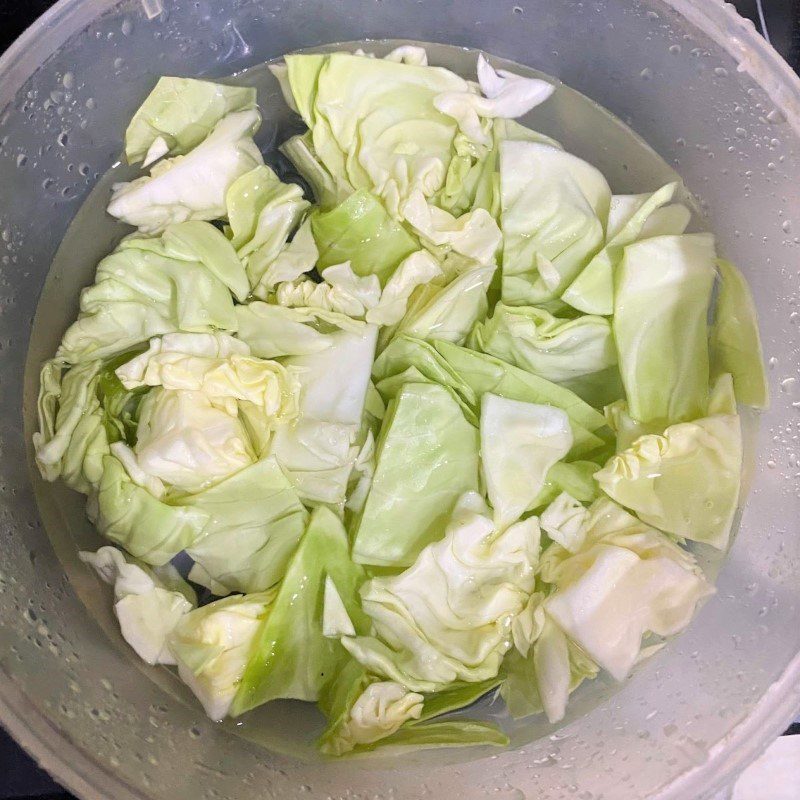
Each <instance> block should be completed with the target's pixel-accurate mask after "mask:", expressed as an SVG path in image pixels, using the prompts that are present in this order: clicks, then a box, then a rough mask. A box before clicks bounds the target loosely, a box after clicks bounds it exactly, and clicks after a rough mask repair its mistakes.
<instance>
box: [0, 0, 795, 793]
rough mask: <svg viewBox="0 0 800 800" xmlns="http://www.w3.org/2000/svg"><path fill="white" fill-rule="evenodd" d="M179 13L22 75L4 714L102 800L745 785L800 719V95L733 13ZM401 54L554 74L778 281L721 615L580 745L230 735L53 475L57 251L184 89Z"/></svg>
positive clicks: (119, 6)
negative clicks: (486, 61) (116, 614)
mask: <svg viewBox="0 0 800 800" xmlns="http://www.w3.org/2000/svg"><path fill="white" fill-rule="evenodd" d="M162 1H163V0H142V2H132V1H131V2H121V3H117V2H112V0H62V2H61V3H59V4H57V5H56V6H55V7H54V8H53V9H52V10H51V11H50V12H48V14H46V15H45V16H44V17H43V18H42V19H41V20H39V21H38V22H37V23H36V24H35V25H34V26H33V27H32V28H31V29H30V30H29V31H28V32H27V33H26V34H25V35H24V36H23V37H22V38H21V39H20V40H19V41H18V42H17V43H16V44H15V45H14V46H13V47H12V48H11V49H10V50H9V51H8V52H7V53H6V54H5V55H4V56H3V58H2V59H0V186H2V187H3V192H2V197H1V198H0V282H1V283H0V285H2V297H1V298H0V382H2V383H1V384H0V389H2V391H0V420H1V421H0V526H1V527H0V531H1V535H2V537H3V546H2V548H0V721H2V723H3V724H4V725H5V726H6V727H7V728H8V729H9V730H10V731H11V733H12V734H13V735H14V736H16V738H17V739H19V741H20V742H21V743H22V744H23V745H24V746H25V747H26V748H27V749H28V750H29V751H30V752H31V753H32V754H33V755H34V756H35V757H36V758H37V759H38V760H39V761H40V762H41V763H42V765H43V766H44V767H45V768H46V769H48V770H49V771H50V772H51V773H53V775H54V776H55V777H56V778H57V779H58V780H60V781H61V782H62V783H63V784H64V785H65V786H66V787H67V788H69V789H70V790H71V791H73V792H74V793H75V794H77V795H79V796H81V797H84V798H86V799H87V800H96V799H97V800H99V798H114V800H129V799H130V800H132V799H133V798H136V799H137V800H155V799H156V798H164V799H165V800H166V799H167V798H169V800H181V799H182V798H186V799H187V800H189V798H191V799H192V800H194V798H210V800H213V799H214V798H231V799H232V800H236V799H237V798H240V797H241V798H248V800H250V799H251V798H272V797H280V798H294V797H297V798H302V799H303V800H309V798H316V797H320V798H323V797H333V798H339V797H346V798H353V799H355V798H384V797H385V798H395V799H397V798H415V797H424V796H427V795H429V794H430V795H439V796H444V797H456V796H457V797H463V798H483V797H495V798H501V799H502V798H508V799H510V798H516V799H519V798H524V797H537V798H540V799H541V800H556V798H573V797H574V798H580V800H600V798H607V799H608V798H626V799H627V798H630V799H631V800H638V798H662V799H665V798H680V800H686V799H687V798H700V797H705V796H706V795H708V794H710V793H712V792H714V791H715V790H717V789H719V788H720V787H722V786H724V785H725V784H726V783H727V782H728V781H729V780H730V779H731V778H732V776H733V775H734V774H736V773H737V772H738V771H739V770H741V769H742V768H743V767H744V766H745V765H746V764H747V763H748V762H749V761H750V760H752V759H753V758H754V757H755V756H756V755H758V753H759V752H760V751H761V750H762V749H763V748H764V747H765V746H766V745H767V744H768V743H769V742H770V741H771V740H772V738H773V737H774V736H776V735H777V734H778V733H779V732H780V731H781V729H782V728H783V727H784V726H785V725H786V724H787V723H788V722H789V721H790V720H791V719H792V718H793V716H794V714H795V713H796V711H797V709H798V707H800V655H798V654H799V653H800V625H798V621H797V620H798V601H799V600H800V581H798V579H797V575H798V571H799V568H800V535H798V533H800V523H799V522H798V520H800V488H798V486H799V485H800V484H799V482H798V477H800V466H799V465H800V439H798V434H800V370H799V369H798V363H799V362H800V359H798V344H800V292H799V291H798V283H799V282H798V262H797V255H798V253H800V249H798V243H800V213H799V212H800V159H799V158H798V150H800V82H798V80H797V78H796V77H795V76H794V75H793V74H792V73H791V72H790V70H789V69H788V67H787V66H786V65H785V64H784V63H783V62H782V61H781V60H780V58H779V56H777V54H776V53H775V52H774V51H772V50H771V49H770V48H769V47H768V46H767V45H766V44H765V43H764V42H763V41H762V40H761V39H760V38H759V37H758V36H757V34H756V33H755V31H754V30H753V28H752V26H751V25H750V24H749V23H745V22H743V21H742V20H741V19H739V18H738V17H737V16H736V15H735V13H734V12H733V11H732V9H731V7H730V6H725V5H723V4H722V3H717V2H711V0H708V1H707V2H705V3H703V4H699V5H696V4H694V3H693V2H691V0H671V1H670V2H665V1H663V0H662V1H659V0H642V2H635V0H630V2H626V3H620V2H615V1H612V0H584V2H578V1H577V0H561V1H560V2H558V3H552V2H549V1H548V0H517V4H516V5H515V4H514V0H508V2H506V0H493V2H479V0H473V2H469V1H468V0H438V2H437V1H435V0H428V2H425V3H422V2H415V0H391V2H389V0H384V2H380V0H340V2H337V3H330V2H325V0H292V2H289V1H288V0H285V1H284V0H264V1H263V2H244V1H237V0H192V1H191V2H187V1H186V0H172V1H171V2H165V1H164V2H163V7H162ZM388 36H392V37H397V36H402V37H404V38H408V39H413V40H420V41H434V42H442V43H448V44H453V45H459V46H465V47H475V48H482V49H484V50H486V51H487V52H489V53H493V54H496V55H498V56H502V57H506V58H510V59H513V60H515V61H517V62H520V63H523V64H527V65H530V66H531V67H534V68H536V69H539V70H542V71H543V72H545V73H549V74H551V75H554V76H556V77H558V78H560V79H561V80H562V81H563V82H564V83H565V84H567V85H568V86H571V87H573V88H575V89H577V90H578V91H580V92H582V93H583V94H585V95H587V96H588V97H590V98H592V99H593V100H595V101H597V102H598V103H600V104H601V105H603V106H605V107H606V108H608V109H609V110H610V111H611V112H613V113H614V114H616V115H617V116H618V117H619V118H620V119H621V120H623V121H624V122H625V123H627V124H628V125H629V126H631V127H632V128H633V130H634V131H636V132H637V133H638V134H640V135H641V136H642V137H643V138H644V140H646V141H647V142H648V143H649V144H650V145H651V146H652V147H653V148H654V149H655V151H656V152H657V153H658V154H659V155H660V156H661V157H662V158H663V159H664V160H665V161H666V162H667V164H669V165H671V166H672V167H673V168H674V169H675V170H677V171H678V173H679V174H680V175H681V176H682V177H683V179H684V180H685V182H686V184H687V186H688V188H689V189H690V191H692V192H693V193H694V194H695V196H696V197H697V198H698V199H699V204H700V208H701V211H702V212H703V213H704V214H705V215H706V216H707V220H705V224H706V225H707V227H708V228H710V229H711V230H713V231H714V232H715V233H716V235H717V237H718V240H719V244H720V247H721V249H722V251H723V252H725V254H726V255H727V256H728V257H730V258H732V259H734V260H735V261H737V262H738V263H739V264H740V265H741V266H742V268H743V269H744V271H745V272H746V274H747V276H748V278H749V279H750V282H751V285H752V287H753V290H754V293H755V297H756V302H757V305H758V307H759V310H760V313H761V320H762V334H763V338H764V346H765V355H766V358H767V359H768V362H769V367H770V381H771V388H772V395H773V400H772V406H771V408H770V410H769V411H768V412H766V413H765V414H764V415H763V419H762V423H761V428H760V434H759V441H758V443H757V452H758V457H757V459H756V465H755V468H754V471H753V476H752V483H753V489H752V493H751V495H750V498H749V501H748V503H747V506H746V509H745V512H744V515H743V519H742V522H741V528H740V532H739V535H738V537H737V539H736V541H735V543H734V546H733V548H732V551H731V554H730V557H729V558H728V560H727V561H726V563H725V564H724V566H723V568H722V571H721V574H720V576H719V580H718V593H717V595H716V596H715V597H714V598H713V599H712V600H711V601H710V602H709V603H708V604H707V605H706V606H705V607H704V608H703V609H702V611H701V612H700V614H699V615H698V617H697V619H696V620H695V621H694V623H693V624H692V626H691V628H690V629H689V630H688V631H687V633H686V634H685V635H684V636H682V637H680V638H679V639H678V640H677V641H675V642H674V643H672V644H671V646H670V647H668V648H667V649H666V650H665V651H664V652H663V653H662V654H660V655H659V656H657V657H655V658H654V659H652V661H651V662H649V663H647V664H646V665H645V666H644V667H643V668H642V669H640V670H639V671H638V672H636V674H635V675H634V676H633V677H632V678H631V679H630V680H629V681H628V682H626V683H625V684H624V685H622V686H620V687H617V686H612V685H611V684H609V683H603V682H599V683H598V684H596V686H594V687H592V688H591V689H590V690H589V692H590V693H589V694H586V695H585V696H584V695H580V696H578V697H577V698H576V705H575V711H574V712H573V714H572V715H571V716H570V717H569V718H568V720H567V722H566V724H565V725H563V726H562V727H560V728H559V729H558V730H554V729H551V728H549V727H548V726H546V725H544V724H543V723H542V722H541V721H539V720H533V721H531V722H529V723H526V726H527V727H524V728H523V729H522V730H521V731H517V732H515V735H514V746H512V747H511V748H509V749H507V750H503V751H486V750H472V751H434V752H429V753H423V754H420V755H418V756H410V757H403V758H398V759H395V760H391V759H387V758H383V759H379V760H356V761H347V762H340V763H325V762H321V761H319V760H318V759H316V758H314V757H313V756H310V755H308V754H307V748H305V747H304V746H301V744H300V743H302V742H305V741H306V740H307V739H308V737H309V735H310V732H311V730H312V729H313V726H314V725H315V724H316V722H315V721H314V720H315V718H314V717H313V715H311V714H310V712H305V711H300V707H299V706H298V704H296V703H279V704H275V705H274V707H273V708H271V709H270V711H269V712H268V717H267V718H266V719H267V721H268V724H267V725H266V726H264V727H263V728H262V727H260V726H258V725H255V724H245V725H243V726H236V725H233V724H230V725H214V724H213V723H211V722H209V721H208V720H207V719H205V717H204V716H203V714H202V711H201V709H200V708H199V706H198V705H197V704H196V703H194V702H193V701H192V699H191V697H190V696H189V695H188V692H187V691H186V690H185V688H184V687H182V686H181V685H180V683H179V681H178V680H177V679H176V678H174V676H172V675H171V673H169V672H168V671H166V670H163V669H162V670H155V669H150V668H147V667H146V666H145V665H143V664H141V663H139V662H137V661H136V658H135V656H134V655H133V654H132V653H131V652H130V651H128V650H127V649H126V648H125V647H124V646H123V645H122V643H121V640H120V637H119V633H118V631H117V628H116V624H115V621H114V619H113V616H112V612H111V608H110V606H111V604H110V598H109V597H108V596H103V595H101V594H99V590H98V585H97V581H96V579H95V578H94V576H93V575H91V574H90V572H89V571H88V570H86V569H85V568H83V567H81V566H80V565H79V564H77V559H76V550H77V547H76V544H78V545H80V544H82V539H81V537H82V536H84V535H85V536H91V535H92V534H91V531H90V530H89V529H88V527H87V526H86V525H83V524H82V523H78V522H77V520H79V519H82V516H81V515H82V511H81V505H80V503H78V501H77V500H76V498H75V497H74V496H73V495H71V494H70V493H69V492H68V491H66V490H60V489H58V488H53V487H51V486H49V485H48V486H47V487H45V486H44V485H43V484H42V482H41V481H40V480H39V479H38V478H37V477H36V475H35V472H34V471H31V470H30V469H29V467H30V447H29V444H28V443H29V441H30V433H31V432H32V425H33V414H34V409H35V395H36V391H37V375H36V370H35V369H34V368H31V369H28V370H27V371H26V370H25V363H26V357H29V359H30V364H31V365H32V367H35V366H36V362H37V361H38V360H39V359H40V358H41V357H43V356H44V355H46V353H47V347H48V346H51V345H52V342H50V343H49V344H47V343H46V342H45V339H46V337H44V338H42V337H38V339H36V340H34V341H33V342H32V343H31V352H30V354H29V353H28V349H29V342H30V339H31V320H32V319H33V315H34V310H35V308H36V305H37V301H38V299H39V296H40V294H41V292H42V288H43V286H44V284H45V278H46V277H47V275H48V271H49V269H50V265H51V262H52V260H53V256H54V253H55V251H56V249H57V248H58V246H59V243H60V242H61V240H62V237H63V236H64V234H65V232H66V230H67V228H68V226H69V224H70V222H71V221H72V219H73V217H74V216H75V214H76V212H77V211H78V209H79V208H80V206H81V203H82V201H83V200H84V199H85V198H86V197H87V195H88V194H89V192H90V191H91V189H92V186H93V185H94V183H95V182H96V180H97V177H98V176H99V175H102V174H103V173H105V172H106V170H107V169H108V168H109V167H110V166H112V164H113V163H114V162H115V161H116V160H117V158H118V154H119V153H120V151H121V143H122V142H121V137H122V133H123V130H124V127H125V125H126V123H127V120H128V119H129V117H130V114H131V113H132V111H133V110H134V109H135V108H136V107H137V105H138V104H139V102H140V101H141V99H142V98H143V96H144V95H145V94H146V93H147V91H148V90H149V88H150V87H151V86H152V83H153V81H154V79H155V77H156V76H157V75H160V74H170V73H172V74H176V73H177V74H185V75H203V74H206V75H222V74H228V73H230V72H233V71H237V70H240V69H243V68H245V67H248V66H251V65H253V64H256V63H258V62H261V61H264V60H267V59H269V58H274V57H277V56H279V55H281V54H283V53H285V52H287V51H289V50H293V49H296V48H301V47H309V46H315V45H319V44H323V43H325V42H331V41H337V40H338V41H344V40H353V39H357V40H360V39H364V38H374V39H380V38H383V37H388ZM262 100H263V98H262ZM568 122H569V120H562V123H563V124H564V125H568ZM580 133H581V131H580V130H576V131H573V135H574V136H577V137H578V138H579V135H580ZM590 133H591V132H590ZM584 139H585V140H586V141H587V142H589V141H590V140H591V136H585V135H584ZM586 146H587V148H589V147H590V145H589V144H587V145H586ZM590 149H592V155H593V156H594V158H593V160H595V162H596V163H598V165H599V166H601V167H602V168H603V169H604V170H606V171H608V172H610V173H611V174H612V181H613V184H614V187H615V189H617V190H622V191H624V190H626V189H632V188H637V186H636V182H637V175H636V174H634V173H635V172H636V169H635V168H633V167H631V168H630V172H631V175H630V182H629V184H628V183H627V178H626V175H625V173H626V172H627V171H628V170H627V168H628V166H629V165H628V164H627V163H626V162H625V161H624V160H622V159H621V158H620V155H619V153H616V152H614V150H613V148H611V147H610V146H609V147H606V145H605V143H604V142H603V141H602V139H600V140H599V141H594V142H591V148H590ZM614 176H615V177H614ZM796 237H797V238H796ZM85 244H86V247H85V255H84V256H83V257H82V258H78V257H75V259H74V263H70V264H67V265H65V269H67V270H68V277H67V278H65V281H64V288H63V290H62V291H61V292H60V293H59V291H58V280H59V278H58V276H55V275H54V276H52V277H51V279H50V282H49V283H48V287H49V288H48V292H49V295H48V296H49V297H50V298H51V299H50V300H49V301H48V303H47V304H46V305H47V308H46V309H45V311H44V313H45V314H46V316H47V320H46V322H48V323H49V324H50V325H51V327H52V329H53V331H56V332H57V333H58V332H60V331H57V329H58V326H59V325H60V324H61V321H63V320H67V319H68V318H70V317H72V316H73V315H74V312H75V304H76V300H77V297H76V294H75V292H74V291H73V288H74V285H76V281H77V280H78V278H77V277H76V276H83V278H81V280H83V282H84V283H85V282H87V281H88V280H89V279H90V276H91V274H92V271H93V269H94V265H95V264H96V262H97V259H98V257H99V256H100V255H102V254H103V253H104V252H105V251H106V250H107V249H108V244H109V242H108V241H104V240H103V238H102V237H98V238H97V239H96V240H95V239H92V240H87V241H86V243H85ZM65 274H66V273H65ZM78 282H79V281H78ZM54 287H55V288H54ZM53 298H54V299H53ZM62 329H63V326H62ZM26 461H28V465H26ZM65 520H66V522H65ZM73 521H74V524H73ZM87 609H88V610H87ZM584 711H585V712H586V713H585V714H584V713H583V712H584ZM256 740H259V741H256Z"/></svg>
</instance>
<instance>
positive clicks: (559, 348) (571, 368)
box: [469, 303, 622, 405]
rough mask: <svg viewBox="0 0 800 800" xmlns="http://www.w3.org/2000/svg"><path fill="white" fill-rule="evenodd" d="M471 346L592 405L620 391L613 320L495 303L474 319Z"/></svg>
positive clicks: (603, 402) (603, 401) (604, 400)
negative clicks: (487, 312) (485, 317)
mask: <svg viewBox="0 0 800 800" xmlns="http://www.w3.org/2000/svg"><path fill="white" fill-rule="evenodd" d="M469 344H470V346H472V347H473V348H474V349H476V350H481V351H482V352H484V353H488V354H489V355H493V356H497V357H498V358H502V359H503V360H504V361H507V362H509V363H510V364H514V366H517V367H521V368H522V369H526V370H528V371H529V372H533V373H534V374H535V375H541V376H542V377H543V378H547V380H549V381H553V382H554V383H561V384H564V385H565V386H568V387H569V388H570V389H572V390H573V391H574V392H575V393H576V394H578V395H579V396H581V397H583V399H584V400H586V401H587V402H589V403H591V404H592V405H604V404H605V403H607V402H610V401H612V400H615V399H616V398H618V397H619V396H620V394H621V393H622V385H621V383H620V379H619V373H618V370H617V368H616V364H617V351H616V347H615V345H614V337H613V336H612V334H611V324H610V323H609V322H608V320H606V319H604V318H603V317H597V316H588V315H587V316H581V317H578V318H577V319H561V318H559V317H554V316H553V315H552V314H551V313H550V312H549V311H545V310H544V309H542V308H536V307H535V306H507V305H504V304H503V303H498V304H497V305H496V306H495V309H494V313H493V314H492V316H491V318H490V319H488V320H486V322H483V323H478V325H476V326H475V329H474V330H473V332H472V334H471V337H470V342H469Z"/></svg>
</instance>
